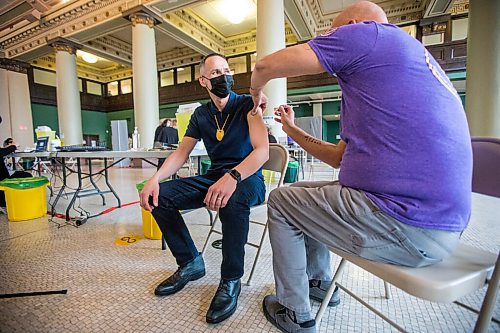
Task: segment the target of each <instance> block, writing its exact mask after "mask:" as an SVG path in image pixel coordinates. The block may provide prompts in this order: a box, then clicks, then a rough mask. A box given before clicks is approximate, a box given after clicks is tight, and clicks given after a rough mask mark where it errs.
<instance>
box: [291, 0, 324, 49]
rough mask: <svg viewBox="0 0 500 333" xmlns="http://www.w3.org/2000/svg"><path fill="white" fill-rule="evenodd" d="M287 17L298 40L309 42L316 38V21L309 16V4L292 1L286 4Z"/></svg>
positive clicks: (297, 0)
mask: <svg viewBox="0 0 500 333" xmlns="http://www.w3.org/2000/svg"><path fill="white" fill-rule="evenodd" d="M284 9H285V16H286V18H287V19H288V22H289V24H290V26H291V27H292V29H293V31H294V32H295V34H296V35H297V37H298V39H299V40H301V41H303V40H308V39H311V38H313V37H314V36H315V33H316V30H317V27H316V20H315V19H314V18H312V16H311V15H309V11H310V9H309V7H308V5H307V2H304V1H299V0H292V1H285V3H284Z"/></svg>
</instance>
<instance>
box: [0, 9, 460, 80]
mask: <svg viewBox="0 0 500 333" xmlns="http://www.w3.org/2000/svg"><path fill="white" fill-rule="evenodd" d="M223 1H228V0H14V1H5V0H0V57H4V58H8V59H16V60H21V61H26V62H30V63H32V64H34V65H36V66H39V67H44V68H49V69H55V56H54V51H53V49H52V47H51V46H50V45H49V44H50V42H51V41H52V40H54V39H56V38H64V39H67V40H69V41H71V42H73V43H76V44H77V45H79V47H81V49H82V50H84V51H87V52H90V53H93V54H95V55H97V56H99V57H102V58H103V59H104V60H100V61H98V62H97V63H96V64H88V63H86V62H84V61H83V60H81V59H80V58H78V59H77V65H78V71H79V76H81V77H87V78H90V79H93V80H97V81H101V82H109V81H113V80H116V79H118V78H123V77H128V76H131V67H132V66H131V64H132V45H131V43H132V32H131V29H132V28H131V23H130V21H129V20H128V17H127V16H128V14H129V13H131V12H133V11H136V10H137V9H138V8H141V9H142V10H143V11H146V12H148V13H150V14H151V15H153V16H154V17H155V19H156V20H157V22H158V24H157V25H155V27H154V29H155V36H156V41H157V43H156V52H157V61H158V68H159V69H164V68H165V69H168V68H172V67H178V66H183V65H187V64H191V63H197V62H198V61H199V60H200V58H201V57H202V56H203V55H205V54H208V53H211V52H219V53H224V54H225V55H228V56H230V55H237V54H245V53H251V52H255V50H256V42H255V36H256V31H255V26H256V10H255V9H256V3H257V0H247V1H248V3H249V4H248V6H249V7H247V8H246V9H245V11H244V13H245V14H246V15H244V16H245V17H244V18H243V20H242V22H241V23H239V24H232V23H230V22H229V21H228V19H227V18H226V17H225V16H224V15H223V14H224V10H223V8H224V7H223V6H222V5H221V3H222V2H223ZM230 1H236V0H230ZM283 1H284V6H285V20H286V22H285V34H286V43H287V45H290V44H295V43H297V42H298V41H305V40H308V39H310V38H312V37H314V36H316V35H317V34H318V33H320V32H322V31H324V30H325V29H327V28H328V27H329V26H330V24H331V21H332V19H333V18H334V17H335V16H336V15H337V14H338V13H339V12H340V11H341V10H342V9H343V8H345V7H346V6H349V5H350V4H352V3H353V2H355V1H354V0H283ZM374 2H375V3H378V4H379V5H380V6H381V7H382V8H384V10H385V11H386V12H387V14H388V16H389V20H390V22H391V23H395V24H403V23H409V22H416V21H418V20H420V19H422V18H423V17H426V16H433V15H440V14H443V13H446V12H448V13H449V12H452V13H459V12H466V11H467V10H468V0H455V1H453V0H374ZM221 6H222V7H221ZM221 8H222V9H221ZM233 11H234V10H233Z"/></svg>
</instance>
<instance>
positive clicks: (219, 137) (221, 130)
mask: <svg viewBox="0 0 500 333" xmlns="http://www.w3.org/2000/svg"><path fill="white" fill-rule="evenodd" d="M214 118H215V124H216V125H217V131H216V132H215V138H216V139H217V141H222V138H224V127H225V126H226V123H227V120H228V119H229V114H228V115H227V117H226V120H225V121H224V124H223V125H222V128H221V127H220V126H219V121H218V120H217V115H216V114H215V115H214ZM221 120H222V113H221Z"/></svg>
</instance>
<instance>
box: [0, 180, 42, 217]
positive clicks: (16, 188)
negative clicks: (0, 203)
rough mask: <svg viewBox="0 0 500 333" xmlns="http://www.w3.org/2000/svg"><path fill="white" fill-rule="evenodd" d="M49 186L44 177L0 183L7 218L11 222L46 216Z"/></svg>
mask: <svg viewBox="0 0 500 333" xmlns="http://www.w3.org/2000/svg"><path fill="white" fill-rule="evenodd" d="M47 185H49V180H48V179H47V178H46V177H32V178H10V179H4V180H2V181H1V182H0V191H4V192H5V202H6V204H7V217H8V219H9V221H11V222H17V221H26V220H32V219H36V218H39V217H42V216H45V215H46V214H47V194H46V193H45V187H46V186H47Z"/></svg>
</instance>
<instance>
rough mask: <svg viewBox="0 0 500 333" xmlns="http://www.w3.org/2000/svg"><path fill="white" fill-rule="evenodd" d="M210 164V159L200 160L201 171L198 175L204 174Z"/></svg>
mask: <svg viewBox="0 0 500 333" xmlns="http://www.w3.org/2000/svg"><path fill="white" fill-rule="evenodd" d="M210 166H212V162H211V161H210V160H201V173H200V175H204V174H206V173H207V172H208V169H210Z"/></svg>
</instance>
